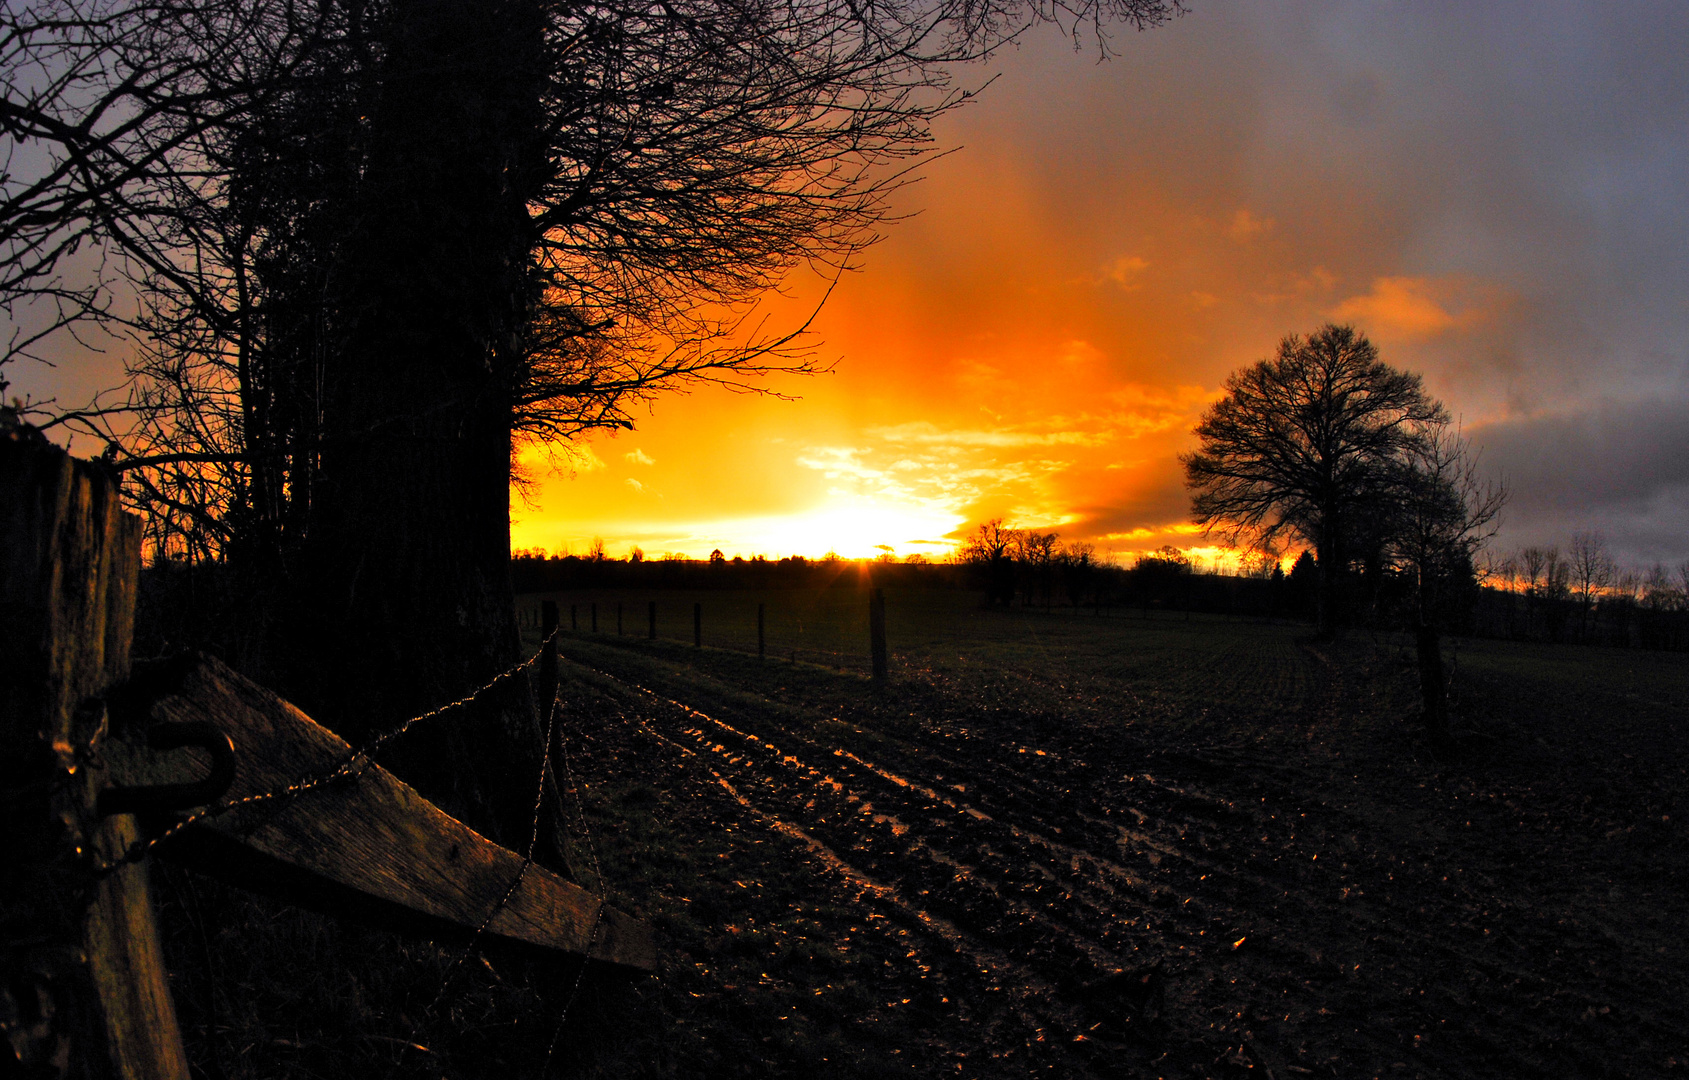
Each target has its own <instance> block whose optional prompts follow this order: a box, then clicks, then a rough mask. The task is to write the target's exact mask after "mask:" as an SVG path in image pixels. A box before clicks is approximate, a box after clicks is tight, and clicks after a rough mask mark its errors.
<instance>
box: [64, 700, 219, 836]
mask: <svg viewBox="0 0 1689 1080" xmlns="http://www.w3.org/2000/svg"><path fill="white" fill-rule="evenodd" d="M147 746H148V747H150V748H151V749H153V750H179V749H181V748H183V747H198V748H199V749H201V750H204V751H205V752H206V753H208V754H210V755H211V771H210V772H208V773H207V774H206V775H205V777H204V778H203V779H200V780H195V781H193V782H192V783H186V784H153V785H150V786H144V787H109V788H106V789H105V790H104V791H102V792H100V797H99V801H98V803H97V804H96V808H97V809H98V811H99V814H100V816H101V817H110V816H111V815H113V814H136V813H144V812H148V811H152V812H166V811H170V810H186V809H187V808H188V807H190V806H204V805H205V804H206V803H211V802H216V801H217V800H218V799H220V798H222V797H223V793H224V792H226V791H228V790H229V785H230V784H232V783H234V781H235V744H234V740H233V739H231V738H229V735H228V733H227V732H225V731H224V730H223V729H222V728H219V727H218V726H217V725H215V724H212V723H208V722H207V721H204V720H191V721H188V722H186V723H180V724H159V725H158V726H156V727H154V728H152V729H151V730H149V731H148V732H147Z"/></svg>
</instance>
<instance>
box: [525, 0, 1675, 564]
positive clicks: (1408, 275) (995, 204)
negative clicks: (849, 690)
mask: <svg viewBox="0 0 1689 1080" xmlns="http://www.w3.org/2000/svg"><path fill="white" fill-rule="evenodd" d="M1527 12H1529V17H1528V18H1527V17H1525V15H1526V13H1527ZM1686 33H1689V9H1684V8H1682V7H1681V6H1675V7H1674V6H1667V5H1661V4H1655V5H1633V6H1623V5H1621V6H1619V7H1612V6H1600V5H1581V4H1576V3H1575V4H1573V5H1572V6H1570V7H1566V8H1555V9H1553V10H1552V11H1551V12H1549V13H1547V14H1544V13H1542V12H1540V11H1538V10H1536V9H1534V8H1528V7H1526V6H1524V5H1520V4H1517V3H1514V4H1511V5H1510V4H1506V3H1503V4H1491V5H1466V6H1455V7H1448V8H1439V9H1436V10H1434V11H1426V10H1421V9H1420V8H1418V7H1402V6H1391V5H1382V6H1381V5H1371V6H1367V5H1331V4H1324V3H1302V2H1294V3H1290V4H1288V5H1256V4H1245V3H1242V2H1240V0H1213V2H1212V3H1204V4H1202V5H1200V6H1198V7H1196V8H1194V9H1193V11H1192V13H1191V14H1190V15H1189V16H1187V17H1185V18H1181V19H1178V20H1174V22H1173V23H1172V24H1170V25H1169V26H1167V27H1164V28H1162V29H1159V30H1156V31H1154V32H1151V33H1146V34H1141V35H1131V36H1129V38H1122V39H1121V40H1120V41H1119V42H1118V44H1119V45H1120V46H1121V56H1120V58H1119V59H1117V60H1116V61H1115V62H1112V63H1109V64H1094V63H1090V62H1088V61H1087V59H1086V58H1085V57H1083V56H1075V55H1074V54H1073V51H1072V45H1071V42H1070V41H1069V40H1067V39H1065V38H1064V37H1063V36H1062V35H1060V34H1054V33H1039V32H1033V33H1029V34H1027V35H1025V37H1024V38H1023V39H1022V40H1021V41H1019V42H1018V43H1017V46H1016V47H1015V48H1014V49H1007V50H1004V51H1003V52H1002V53H1000V54H999V55H997V56H996V57H995V58H993V60H992V61H991V62H990V64H989V65H985V66H982V67H981V68H980V69H979V70H978V72H977V73H975V74H977V76H978V80H977V81H979V82H983V81H985V80H986V79H987V78H990V77H993V76H999V75H1000V77H999V78H997V79H996V81H995V83H994V85H992V86H991V88H990V90H989V91H988V92H986V93H984V94H983V95H981V96H980V98H979V100H978V101H977V102H975V103H973V104H971V105H970V106H969V107H968V108H965V109H961V110H958V111H957V112H955V113H953V114H950V115H948V116H946V117H945V118H944V119H943V121H942V122H941V123H940V124H939V125H938V128H937V130H936V131H935V137H936V145H938V146H939V147H943V148H959V149H958V150H957V152H955V153H951V154H949V155H947V156H943V157H940V158H936V159H934V160H933V161H931V162H929V163H928V164H927V165H925V166H924V167H923V168H922V169H921V170H920V174H921V181H920V183H918V184H912V185H909V186H908V187H905V188H903V189H901V190H899V191H898V192H896V193H895V195H894V196H893V197H892V199H891V201H890V205H889V207H888V209H889V210H890V211H891V213H892V216H893V217H894V218H895V219H896V220H895V221H894V222H893V223H892V224H891V225H890V227H888V228H887V230H886V239H885V240H884V241H883V242H882V243H880V244H877V245H875V246H873V247H871V248H868V249H866V250H865V251H864V252H862V253H861V257H860V261H861V265H862V270H861V272H860V273H851V274H846V275H845V276H844V277H843V278H842V279H841V280H839V281H838V283H837V287H836V288H835V289H833V291H832V294H831V298H830V299H829V301H828V302H827V304H826V306H825V308H823V309H822V310H821V312H820V313H819V315H818V316H817V318H816V320H815V322H814V323H813V327H812V328H813V330H814V332H815V333H814V338H813V339H812V342H811V344H812V345H813V346H814V357H815V359H816V360H817V361H819V362H820V363H821V364H823V365H825V364H827V363H829V362H832V361H837V365H836V367H835V369H834V371H833V373H832V374H829V375H825V376H818V377H815V378H812V379H795V378H780V377H770V378H769V379H768V380H767V382H766V386H767V388H768V389H769V390H771V391H775V392H777V393H780V394H785V395H793V396H796V397H798V398H800V399H801V400H796V401H793V400H783V399H775V398H768V397H758V396H755V395H745V394H731V393H727V392H725V391H721V390H719V389H711V388H704V389H699V390H697V391H696V392H693V393H689V394H673V395H663V396H661V397H659V398H658V399H656V400H655V401H654V403H653V409H652V412H651V414H650V415H649V416H644V417H640V418H639V424H638V427H637V429H636V430H634V431H628V432H622V433H620V434H619V435H617V436H614V437H611V436H608V435H606V436H603V437H594V438H593V439H592V440H591V441H590V445H586V444H583V446H582V447H581V448H579V449H580V450H581V451H582V452H581V453H580V454H579V455H578V457H577V459H576V461H575V462H574V468H575V472H574V474H573V475H572V476H566V477H565V476H555V475H548V476H544V477H541V478H538V480H537V483H536V486H535V488H534V490H533V491H532V493H531V496H532V503H531V505H525V504H522V503H521V501H520V500H517V502H516V504H515V505H513V512H514V517H515V520H514V522H513V529H512V539H513V541H514V543H515V545H516V546H518V547H526V548H533V547H542V548H545V549H547V550H549V551H554V552H560V551H564V550H573V551H576V552H581V551H584V550H586V548H587V546H588V545H589V544H590V543H591V541H592V539H593V537H602V538H603V541H604V543H605V546H606V548H607V549H608V551H609V553H610V554H612V555H617V556H618V557H619V556H622V555H625V553H626V552H627V551H628V550H629V549H630V548H632V547H633V546H635V545H637V546H639V547H640V548H641V549H643V550H644V551H645V552H646V553H647V554H649V555H651V556H653V557H660V556H661V555H662V554H663V553H664V552H680V553H684V554H686V555H688V556H691V557H694V558H704V557H707V555H708V553H709V552H710V551H711V550H712V549H715V548H720V549H721V550H722V552H723V553H724V554H727V555H729V556H730V557H731V556H733V555H744V556H750V555H754V554H762V555H766V556H768V557H770V558H779V557H783V556H786V555H793V554H798V555H804V556H806V557H811V558H817V557H820V556H822V555H824V554H825V553H826V552H828V551H829V550H831V551H834V552H836V553H837V554H839V555H840V556H843V557H851V558H872V557H874V556H876V555H878V554H880V553H882V551H883V549H882V548H881V547H880V545H888V546H889V547H890V548H891V549H892V550H893V552H894V554H895V555H897V556H898V557H904V556H907V555H909V554H911V553H913V552H916V551H920V552H922V553H925V554H927V555H928V556H929V557H942V556H943V554H944V553H945V552H946V551H948V550H951V549H953V548H954V546H955V545H956V544H957V543H958V542H960V541H962V540H964V539H965V537H966V535H967V534H968V533H969V532H971V531H972V530H973V528H974V526H975V525H977V524H978V523H980V522H982V521H986V520H989V519H992V518H1002V519H1003V520H1004V521H1005V522H1006V523H1008V524H1010V525H1015V526H1020V527H1028V528H1036V529H1039V530H1041V531H1052V530H1053V531H1055V532H1057V533H1059V534H1060V536H1061V539H1062V540H1063V541H1065V542H1072V541H1082V542H1087V543H1091V544H1093V545H1094V546H1095V550H1096V552H1097V555H1098V556H1099V557H1101V558H1111V559H1113V560H1114V561H1118V562H1130V561H1131V559H1132V558H1133V557H1135V556H1137V555H1139V554H1143V553H1148V552H1153V551H1155V550H1156V549H1157V548H1160V547H1162V546H1164V545H1171V546H1173V547H1176V548H1179V549H1181V550H1182V551H1184V552H1185V553H1186V555H1187V556H1188V557H1191V558H1192V559H1193V560H1200V561H1201V562H1202V563H1203V564H1204V565H1207V566H1213V565H1215V564H1216V563H1218V564H1220V565H1221V566H1229V565H1232V564H1233V563H1235V561H1236V556H1235V555H1233V554H1231V553H1229V552H1227V551H1226V550H1225V549H1224V546H1223V544H1222V543H1221V542H1220V538H1219V537H1211V538H1204V537H1202V536H1201V534H1200V530H1198V529H1196V528H1195V527H1194V526H1193V525H1192V524H1191V520H1190V500H1189V495H1188V493H1187V492H1186V491H1185V488H1184V484H1183V480H1184V476H1183V469H1182V467H1181V465H1180V463H1179V455H1180V454H1181V453H1184V452H1188V451H1189V450H1191V449H1192V448H1193V446H1194V444H1195V439H1194V436H1193V434H1192V428H1193V427H1194V426H1195V424H1196V423H1197V422H1198V421H1199V419H1200V417H1201V415H1202V412H1203V410H1204V409H1205V408H1206V407H1207V406H1208V405H1209V404H1210V403H1212V402H1213V401H1214V400H1216V399H1217V397H1218V396H1219V395H1220V394H1221V393H1222V388H1223V384H1224V381H1225V379H1226V376H1227V375H1228V374H1230V373H1231V372H1232V371H1235V370H1237V369H1238V368H1241V367H1243V366H1245V365H1248V364H1252V363H1254V362H1256V361H1259V360H1261V359H1263V358H1265V357H1268V356H1271V355H1272V354H1273V352H1274V351H1275V349H1276V347H1277V344H1278V342H1279V341H1280V340H1281V339H1282V338H1283V336H1284V335H1285V334H1287V333H1307V332H1309V331H1311V330H1313V329H1315V328H1316V327H1318V326H1319V325H1321V324H1322V323H1325V322H1328V321H1336V322H1348V323H1352V324H1354V325H1355V326H1356V327H1357V328H1358V329H1360V330H1361V331H1363V332H1365V333H1366V334H1367V335H1368V336H1369V337H1370V338H1371V339H1372V341H1373V342H1374V343H1375V344H1376V345H1377V346H1378V347H1379V349H1380V352H1381V356H1382V358H1383V359H1384V360H1385V361H1386V362H1387V363H1389V364H1391V365H1393V366H1396V367H1398V368H1403V369H1406V370H1409V371H1414V372H1417V373H1420V374H1422V375H1423V376H1424V379H1425V385H1426V389H1427V390H1428V391H1429V392H1430V393H1431V394H1433V395H1434V396H1436V397H1438V398H1439V399H1441V400H1442V401H1443V402H1445V403H1446V404H1447V405H1448V407H1449V409H1450V411H1451V412H1452V413H1454V414H1455V415H1457V416H1458V417H1460V419H1461V421H1462V423H1463V426H1464V429H1465V433H1466V434H1467V435H1468V436H1469V437H1470V438H1471V440H1472V443H1473V445H1474V446H1475V447H1478V448H1480V449H1481V450H1482V451H1483V452H1482V455H1481V462H1482V467H1483V468H1484V470H1485V471H1486V472H1489V473H1491V474H1492V475H1498V476H1499V475H1505V476H1506V477H1507V478H1508V479H1509V482H1510V486H1511V487H1512V489H1513V492H1514V498H1513V502H1512V503H1511V505H1510V506H1509V508H1508V512H1507V515H1506V518H1505V520H1504V523H1503V528H1504V530H1505V531H1504V532H1503V534H1502V535H1501V536H1499V537H1498V538H1497V540H1496V542H1495V545H1494V547H1495V548H1497V549H1501V550H1505V549H1507V548H1512V547H1517V546H1521V545H1524V544H1541V545H1553V544H1558V545H1562V546H1564V545H1565V544H1566V543H1567V541H1568V540H1569V538H1570V536H1571V534H1572V533H1573V532H1574V531H1576V530H1580V529H1585V530H1587V529H1599V530H1601V531H1603V532H1604V533H1605V534H1606V535H1607V536H1608V538H1609V541H1610V542H1611V543H1612V546H1613V548H1614V554H1615V555H1616V556H1618V557H1619V559H1620V560H1621V561H1622V562H1625V563H1627V564H1629V565H1635V566H1646V565H1648V564H1649V563H1651V562H1653V561H1655V560H1659V561H1662V562H1665V563H1667V564H1669V565H1676V564H1677V563H1679V562H1681V561H1682V560H1683V559H1685V558H1686V557H1689V539H1686V538H1689V466H1686V465H1685V462H1689V455H1686V454H1685V453H1684V450H1683V448H1684V446H1685V445H1686V444H1685V442H1684V440H1685V438H1686V437H1689V435H1686V432H1689V428H1685V426H1684V421H1683V417H1684V416H1685V415H1689V405H1686V402H1689V381H1685V379H1684V377H1683V370H1684V368H1683V364H1682V357H1683V354H1684V348H1683V343H1684V342H1685V341H1689V308H1685V306H1684V305H1683V302H1682V295H1683V282H1684V281H1685V280H1686V279H1689V278H1686V275H1689V254H1686V253H1689V231H1686V226H1685V222H1686V220H1689V219H1685V217H1684V216H1683V215H1682V213H1681V212H1680V207H1681V206H1682V205H1683V202H1684V198H1685V178H1686V177H1689V171H1685V169H1684V167H1683V165H1684V162H1685V161H1689V128H1685V127H1684V126H1683V124H1682V122H1681V117H1682V116H1683V114H1684V112H1685V109H1686V107H1689V79H1686V78H1684V72H1685V71H1686V70H1689V69H1686V68H1685V66H1684V62H1683V60H1682V55H1683V53H1682V49H1681V42H1682V41H1683V40H1684V35H1685V34H1686ZM1498 57H1499V58H1501V59H1502V61H1503V62H1501V63H1498V62H1497V60H1498ZM831 283H832V277H831V275H819V274H816V273H813V272H811V271H810V269H809V268H805V267H800V268H799V269H797V270H796V271H794V273H793V274H792V275H791V276H790V277H789V278H788V279H787V281H786V282H785V283H784V286H783V289H782V290H781V292H780V293H778V294H775V295H770V296H769V297H767V298H766V301H765V303H766V307H765V310H766V312H767V314H768V316H769V319H770V321H769V323H768V324H767V325H769V326H770V327H776V326H778V327H793V326H797V325H801V324H803V322H804V320H805V319H806V318H807V317H808V316H809V315H810V314H811V312H812V311H813V310H814V305H815V303H816V301H817V300H819V298H820V297H821V295H822V294H823V292H825V290H826V289H827V287H828V286H829V285H830V284H831ZM757 321H758V320H757V319H752V320H751V322H753V323H756V322H757ZM1290 554H1294V551H1292V552H1291V553H1290Z"/></svg>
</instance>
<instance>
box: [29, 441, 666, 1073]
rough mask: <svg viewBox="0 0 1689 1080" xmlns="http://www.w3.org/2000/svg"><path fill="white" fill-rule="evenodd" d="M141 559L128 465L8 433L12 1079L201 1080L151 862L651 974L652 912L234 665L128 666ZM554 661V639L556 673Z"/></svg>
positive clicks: (547, 656) (543, 671) (396, 921)
mask: <svg viewBox="0 0 1689 1080" xmlns="http://www.w3.org/2000/svg"><path fill="white" fill-rule="evenodd" d="M139 570H140V527H139V523H138V521H137V520H136V519H135V518H133V517H132V516H130V515H128V514H126V513H125V512H124V511H123V510H122V508H121V506H120V504H119V499H118V492H117V486H116V483H115V481H114V480H113V478H112V477H111V476H109V475H108V474H107V473H106V472H105V471H104V469H103V468H102V467H101V466H99V465H98V464H96V463H92V462H86V461H79V460H76V459H73V458H71V457H70V456H69V455H67V454H65V453H63V452H62V451H60V450H58V449H56V448H54V447H52V446H49V445H47V444H46V443H45V442H44V441H43V440H41V439H40V438H39V436H37V435H35V434H34V433H33V432H31V431H29V429H27V428H22V427H19V426H16V425H12V426H10V427H9V428H8V429H7V430H4V431H0V688H3V689H4V693H3V694H0V781H3V791H4V806H3V807H0V838H3V841H4V843H5V849H4V850H5V852H6V870H5V873H4V874H3V875H0V877H3V878H4V881H3V883H0V950H3V951H0V995H3V997H4V1000H0V1026H3V1027H4V1032H3V1034H4V1036H5V1038H4V1040H0V1055H4V1057H3V1058H0V1074H4V1075H8V1076H9V1075H13V1074H14V1073H16V1074H18V1075H29V1076H64V1077H88V1078H107V1077H119V1078H137V1080H138V1078H152V1077H159V1078H172V1080H186V1078H187V1075H188V1071H187V1062H186V1056H185V1054H184V1052H183V1049H182V1043H181V1036H180V1033H179V1031H178V1028H177V1024H176V1018H175V1012H174V1008H173V1005H172V1003H171V999H170V992H169V987H168V984H167V981H166V973H165V970H164V966H163V962H162V957H161V950H160V946H159V940H158V933H157V929H156V926H155V923H154V913H153V905H152V898H151V896H150V895H149V892H148V873H147V861H148V860H149V859H150V858H151V857H153V856H154V855H156V856H158V857H161V858H166V859H170V860H174V861H179V862H182V863H184V864H186V865H189V866H192V867H194V868H195V869H197V870H200V871H202V872H204V873H207V874H210V875H212V876H215V877H219V878H221V879H223V880H225V881H229V882H232V883H234V884H237V885H240V886H243V887H246V888H250V889H253V890H256V891H259V892H264V893H268V894H272V895H279V896H284V897H287V898H288V899H290V900H292V901H294V902H297V903H301V904H305V905H308V906H311V907H314V908H317V909H319V910H323V911H327V912H329V913H333V914H340V915H349V916H359V917H371V918H376V919H378V920H379V921H380V922H381V924H382V925H384V926H389V927H395V928H399V929H405V930H409V931H411V932H414V933H417V934H420V935H424V936H428V937H432V938H435V939H443V940H454V941H458V942H463V943H466V944H473V943H474V942H475V941H477V940H479V939H480V938H481V937H482V936H483V935H487V936H491V937H495V938H500V939H503V940H506V941H508V942H512V943H515V944H517V945H518V946H522V947H526V948H531V949H536V950H543V951H547V952H554V953H563V954H567V955H570V956H575V957H589V958H591V959H594V960H598V961H603V962H605V963H609V964H614V965H621V966H626V967H631V968H636V969H645V970H649V969H650V968H652V967H653V965H654V961H655V955H654V947H653V943H652V938H651V934H650V931H649V929H648V928H647V927H646V926H645V925H643V924H642V923H639V922H638V921H636V920H634V919H631V918H629V917H628V916H626V915H624V914H622V913H621V912H618V911H616V910H614V909H612V908H609V907H608V906H607V905H605V904H604V903H603V902H602V900H601V898H599V897H595V896H593V895H591V894H590V893H588V892H587V891H586V890H584V889H582V888H580V887H579V886H577V885H575V884H574V883H572V882H569V881H566V880H564V879H562V878H560V877H558V876H557V875H555V874H552V873H550V872H549V871H547V870H545V869H543V868H541V867H539V866H535V865H533V864H531V863H530V862H529V861H527V860H526V859H524V858H523V857H522V856H520V855H518V854H516V853H515V852H512V851H509V850H506V849H505V848H502V847H500V846H499V845H497V844H494V843H492V842H491V841H489V840H487V839H486V838H484V837H482V836H480V835H479V834H477V833H475V832H474V831H473V830H471V829H469V828H468V827H467V826H465V825H463V824H462V823H461V822H459V821H457V820H455V819H453V818H451V817H450V816H448V815H447V814H445V813H444V812H442V811H441V810H440V809H439V808H437V807H435V806H434V805H433V804H431V803H429V802H428V801H427V800H426V799H423V798H422V797H421V796H420V795H418V794H417V793H416V792H415V791H413V790H412V789H411V788H410V787H408V786H407V785H405V784H404V783H402V782H401V781H399V780H398V779H397V778H395V777H394V776H392V775H391V774H389V773H388V772H387V771H386V770H384V769H382V768H381V767H380V766H378V765H376V764H375V763H374V762H373V760H371V757H370V752H369V751H368V749H367V748H366V751H365V752H360V751H358V750H355V749H354V748H352V747H351V746H349V745H347V744H346V743H345V742H344V741H343V740H341V739H340V738H339V737H338V736H336V735H335V734H333V733H332V732H330V731H328V730H327V729H326V728H323V727H322V726H320V725H318V724H317V723H315V722H314V721H312V720H311V718H310V717H308V716H306V715H305V714H304V713H302V712H300V711H299V710H298V709H297V708H295V707H293V706H292V705H290V704H288V703H287V702H286V701H283V700H282V699H281V698H279V697H277V696H276V695H275V694H273V693H271V692H270V691H268V690H266V689H265V688H263V687H261V686H259V685H257V684H255V683H252V682H251V681H249V680H247V679H244V678H242V677H241V676H240V675H238V674H236V673H235V672H233V671H231V670H230V669H228V668H227V667H225V666H224V665H222V664H220V663H219V662H217V661H216V660H214V659H210V658H207V657H201V656H186V657H180V658H177V659H175V660H173V661H170V662H166V663H162V664H156V665H150V666H148V667H147V668H145V669H144V670H132V665H131V660H130V645H131V638H132V635H133V630H134V609H135V600H136V591H137V590H136V586H137V581H138V576H139ZM555 664H556V654H555V645H554V643H553V644H552V645H550V646H549V647H548V649H547V650H546V651H545V652H544V653H542V655H541V656H540V657H539V658H538V664H537V666H538V667H539V669H540V670H539V672H538V675H539V677H540V679H541V681H542V683H544V682H545V680H546V679H547V678H549V683H547V685H551V686H555V682H556V674H555V670H556V668H555ZM523 666H524V667H527V666H528V665H527V664H525V665H523Z"/></svg>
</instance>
